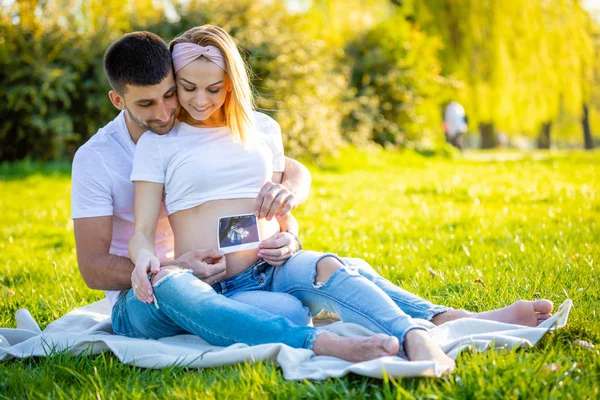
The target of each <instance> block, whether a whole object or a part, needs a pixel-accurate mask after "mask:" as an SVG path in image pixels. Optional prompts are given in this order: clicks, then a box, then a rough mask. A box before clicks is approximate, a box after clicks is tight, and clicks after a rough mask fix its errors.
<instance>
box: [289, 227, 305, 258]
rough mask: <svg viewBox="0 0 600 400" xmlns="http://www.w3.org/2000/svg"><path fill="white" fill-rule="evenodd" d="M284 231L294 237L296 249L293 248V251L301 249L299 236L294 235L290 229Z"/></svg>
mask: <svg viewBox="0 0 600 400" xmlns="http://www.w3.org/2000/svg"><path fill="white" fill-rule="evenodd" d="M285 232H286V233H288V234H290V235H292V237H293V238H294V242H296V249H295V250H294V253H296V252H298V251H300V250H302V241H301V240H300V238H299V237H298V235H296V234H295V233H294V232H292V231H291V230H289V229H288V230H286V231H285Z"/></svg>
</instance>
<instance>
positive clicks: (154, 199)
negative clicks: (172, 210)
mask: <svg viewBox="0 0 600 400" xmlns="http://www.w3.org/2000/svg"><path fill="white" fill-rule="evenodd" d="M163 187H164V185H163V184H162V183H154V182H145V181H136V182H135V203H134V229H133V236H132V237H131V239H130V240H129V257H130V258H131V261H133V263H134V264H135V268H134V270H133V273H132V274H131V283H132V287H133V289H134V292H135V297H137V298H138V299H139V300H141V301H143V302H146V303H151V302H152V301H154V298H153V295H152V286H151V285H150V282H149V280H148V272H152V273H154V274H156V273H158V271H159V270H160V262H159V260H158V258H157V257H156V250H155V248H154V241H155V235H156V225H157V224H158V215H159V213H160V204H161V202H162V193H163Z"/></svg>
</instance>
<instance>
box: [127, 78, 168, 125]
mask: <svg viewBox="0 0 600 400" xmlns="http://www.w3.org/2000/svg"><path fill="white" fill-rule="evenodd" d="M125 89H126V90H125V94H124V95H123V96H121V97H122V99H123V105H124V108H126V109H127V114H129V118H130V119H131V120H132V121H133V122H135V123H136V124H137V125H138V126H140V127H141V128H143V129H145V130H149V131H152V132H154V133H157V134H159V135H163V134H165V133H167V132H169V131H170V130H171V128H173V124H175V117H176V115H177V109H178V107H179V103H178V102H177V87H176V86H175V80H174V78H173V73H172V72H169V75H167V76H166V77H165V79H163V80H162V81H161V82H160V83H159V84H157V85H153V86H133V85H126V86H125Z"/></svg>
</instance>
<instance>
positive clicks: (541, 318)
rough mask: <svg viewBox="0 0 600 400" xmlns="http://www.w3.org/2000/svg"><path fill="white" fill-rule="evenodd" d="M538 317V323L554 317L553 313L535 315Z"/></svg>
mask: <svg viewBox="0 0 600 400" xmlns="http://www.w3.org/2000/svg"><path fill="white" fill-rule="evenodd" d="M535 317H536V318H537V321H538V324H540V323H542V322H543V321H545V320H547V319H549V318H550V317H552V314H537V315H536V316H535Z"/></svg>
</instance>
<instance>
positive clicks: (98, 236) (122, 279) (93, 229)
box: [73, 216, 133, 290]
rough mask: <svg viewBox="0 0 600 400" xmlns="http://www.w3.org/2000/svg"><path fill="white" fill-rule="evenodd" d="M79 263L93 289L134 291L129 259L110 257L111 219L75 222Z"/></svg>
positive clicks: (131, 265) (84, 219) (89, 219)
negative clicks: (132, 289)
mask: <svg viewBox="0 0 600 400" xmlns="http://www.w3.org/2000/svg"><path fill="white" fill-rule="evenodd" d="M73 226H74V229H75V243H76V246H77V263H78V264H79V271H80V272H81V276H82V277H83V280H84V281H85V283H86V285H88V287H89V288H90V289H97V290H125V289H129V288H131V273H132V272H133V263H132V262H131V260H129V258H127V257H119V256H114V255H112V254H109V250H110V242H111V240H112V217H110V216H106V217H94V218H76V219H74V220H73Z"/></svg>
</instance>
